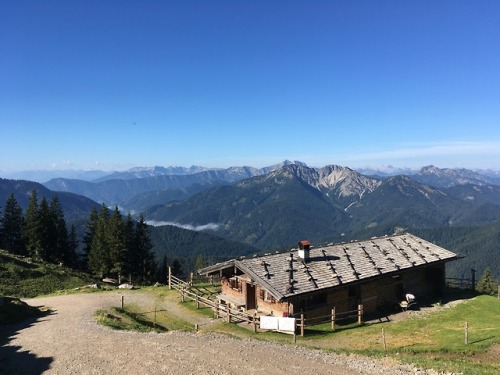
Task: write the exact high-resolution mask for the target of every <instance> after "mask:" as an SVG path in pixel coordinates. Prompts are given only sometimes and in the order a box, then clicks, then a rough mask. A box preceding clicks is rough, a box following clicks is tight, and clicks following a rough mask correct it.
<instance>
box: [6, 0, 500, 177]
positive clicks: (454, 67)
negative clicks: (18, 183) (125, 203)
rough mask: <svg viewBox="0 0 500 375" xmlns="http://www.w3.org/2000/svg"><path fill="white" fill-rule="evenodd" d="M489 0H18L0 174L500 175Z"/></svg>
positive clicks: (495, 10)
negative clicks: (297, 171)
mask: <svg viewBox="0 0 500 375" xmlns="http://www.w3.org/2000/svg"><path fill="white" fill-rule="evenodd" d="M499 14H500V2H498V1H457V0H453V1H399V0H398V1H314V0H313V1H290V0H287V1H285V0H283V1H272V0H267V1H217V0H212V1H187V0H184V1H173V0H172V1H159V0H158V1H147V0H146V1H139V0H138V1H126V0H120V1H118V0H117V1H106V0H104V1H92V0H89V1H71V0H65V1H50V0H48V1H32V2H30V1H22V0H21V1H15V2H14V1H12V2H7V1H4V2H2V11H1V12H0V56H1V58H0V139H1V143H2V145H1V147H0V170H32V169H103V170H116V169H118V170H123V169H128V168H131V167H134V166H153V165H162V166H169V165H182V166H190V165H202V166H207V167H228V166H235V165H252V166H255V167H262V166H267V165H271V164H274V163H277V162H280V161H282V160H285V159H289V160H301V161H303V162H305V163H307V164H308V165H311V166H317V167H321V166H324V165H327V164H340V165H345V166H349V167H353V168H356V167H368V166H371V167H379V166H385V165H393V166H398V167H414V168H415V167H420V166H424V165H429V164H434V165H436V166H438V167H443V168H444V167H466V168H491V169H497V170H500V43H499V41H500V23H499V22H498V16H499Z"/></svg>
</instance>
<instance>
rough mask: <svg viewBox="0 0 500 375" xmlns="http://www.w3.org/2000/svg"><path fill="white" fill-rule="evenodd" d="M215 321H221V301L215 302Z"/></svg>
mask: <svg viewBox="0 0 500 375" xmlns="http://www.w3.org/2000/svg"><path fill="white" fill-rule="evenodd" d="M215 319H219V301H218V300H217V301H215Z"/></svg>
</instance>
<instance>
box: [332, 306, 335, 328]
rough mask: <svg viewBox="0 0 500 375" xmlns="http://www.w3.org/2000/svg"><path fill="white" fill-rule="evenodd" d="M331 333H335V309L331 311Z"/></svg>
mask: <svg viewBox="0 0 500 375" xmlns="http://www.w3.org/2000/svg"><path fill="white" fill-rule="evenodd" d="M332 331H335V307H334V308H333V309H332Z"/></svg>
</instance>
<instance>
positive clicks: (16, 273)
mask: <svg viewBox="0 0 500 375" xmlns="http://www.w3.org/2000/svg"><path fill="white" fill-rule="evenodd" d="M94 282H95V281H94V280H93V279H92V278H91V277H90V276H88V275H87V274H85V273H83V272H79V271H75V270H72V269H70V268H67V267H60V266H58V265H54V264H50V263H40V262H34V261H31V260H30V259H29V258H17V257H15V256H13V255H12V254H9V253H7V252H6V251H4V250H0V296H11V297H18V298H32V297H36V296H39V295H45V294H50V293H55V292H58V291H67V290H71V289H75V288H77V287H82V286H84V285H88V284H92V283H94Z"/></svg>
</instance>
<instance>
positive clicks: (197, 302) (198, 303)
mask: <svg viewBox="0 0 500 375" xmlns="http://www.w3.org/2000/svg"><path fill="white" fill-rule="evenodd" d="M195 295H196V308H197V309H199V308H200V301H199V300H198V294H195Z"/></svg>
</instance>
